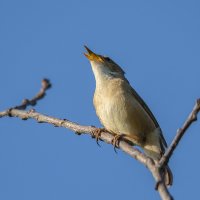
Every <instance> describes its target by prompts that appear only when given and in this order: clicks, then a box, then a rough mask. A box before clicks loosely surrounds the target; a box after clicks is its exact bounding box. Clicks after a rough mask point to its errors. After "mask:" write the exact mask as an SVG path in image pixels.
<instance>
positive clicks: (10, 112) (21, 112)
mask: <svg viewBox="0 0 200 200" xmlns="http://www.w3.org/2000/svg"><path fill="white" fill-rule="evenodd" d="M50 87H51V84H50V82H49V80H47V79H44V80H42V88H41V90H40V91H39V93H38V94H37V95H36V96H35V97H34V98H32V99H31V100H28V99H25V100H24V101H23V102H22V104H21V105H19V106H16V107H14V108H10V109H7V110H6V111H3V112H0V118H1V117H5V116H9V117H19V118H21V119H23V120H27V119H35V120H36V121H37V122H39V123H49V124H53V125H54V126H56V127H64V128H68V129H70V130H72V131H74V132H75V133H77V134H79V135H80V134H90V135H91V136H92V137H93V134H94V131H96V130H97V128H95V127H93V126H82V125H79V124H77V123H74V122H71V121H69V120H67V119H58V118H54V117H50V116H47V115H44V114H41V113H38V112H36V111H35V110H34V109H31V110H29V111H25V109H26V107H27V106H29V105H31V106H34V105H36V103H37V101H38V100H40V99H42V98H43V97H44V96H45V92H46V90H47V89H49V88H50ZM199 111H200V99H198V100H197V102H196V104H195V106H194V108H193V110H192V112H191V113H190V115H189V117H188V119H187V120H186V121H185V123H184V125H183V127H182V128H180V129H179V130H178V131H177V134H176V136H175V138H174V139H173V141H172V143H171V145H170V146H169V148H168V149H167V151H166V153H165V154H164V155H163V157H162V158H161V159H160V162H159V164H155V163H154V162H153V160H152V159H150V158H149V157H147V156H146V155H145V154H143V153H142V152H140V151H139V150H137V149H136V148H135V147H133V146H131V145H130V144H129V143H128V142H127V141H124V140H121V141H120V142H119V148H120V149H121V150H122V151H124V152H125V153H127V154H128V155H130V156H131V157H133V158H135V159H136V160H138V161H139V162H140V163H142V164H143V165H145V166H146V167H147V168H148V169H149V171H150V172H151V173H152V176H153V177H154V179H155V181H156V186H157V187H156V189H157V190H158V192H159V194H160V197H161V199H163V200H172V199H173V197H172V196H171V194H170V193H169V191H168V188H167V187H166V186H165V183H164V178H163V177H162V174H161V170H160V169H161V168H162V167H164V166H165V165H166V164H167V163H168V161H169V159H170V157H171V156H172V153H173V151H174V150H175V149H176V147H177V145H178V143H179V142H180V140H181V138H182V137H183V135H184V133H185V132H186V130H187V129H188V128H189V126H190V125H191V124H192V123H193V122H194V121H196V120H197V114H198V112H199ZM113 138H114V136H113V135H112V134H111V133H109V132H107V131H103V132H101V135H100V139H101V140H102V141H104V142H106V143H108V144H112V140H113Z"/></svg>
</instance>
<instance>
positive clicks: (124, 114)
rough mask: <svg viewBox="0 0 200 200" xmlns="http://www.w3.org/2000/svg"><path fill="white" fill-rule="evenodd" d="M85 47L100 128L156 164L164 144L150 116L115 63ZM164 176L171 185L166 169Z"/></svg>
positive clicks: (159, 131) (156, 125)
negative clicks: (93, 83)
mask: <svg viewBox="0 0 200 200" xmlns="http://www.w3.org/2000/svg"><path fill="white" fill-rule="evenodd" d="M85 48H86V50H87V53H85V56H86V57H87V58H88V59H89V61H90V63H91V66H92V71H93V73H94V76H95V80H96V89H95V93H94V99H93V103H94V107H95V110H96V114H97V116H98V118H99V120H100V121H101V123H102V125H103V126H104V127H105V129H106V130H108V131H109V132H111V133H113V134H114V135H116V136H117V138H118V139H119V137H120V136H122V135H123V136H124V138H125V139H128V140H129V141H131V142H132V143H133V144H134V145H137V146H140V147H141V148H142V149H143V150H144V152H145V154H146V155H147V156H149V157H150V158H152V159H153V160H154V161H155V162H158V161H159V159H160V158H161V156H162V155H163V154H164V152H165V148H166V147H167V143H166V141H165V139H164V136H163V134H162V131H161V128H160V126H159V124H158V122H157V120H156V118H155V117H154V115H153V113H152V112H151V110H150V109H149V107H148V106H147V105H146V103H145V102H144V101H143V100H142V98H141V97H140V96H139V95H138V94H137V92H136V91H135V90H134V89H133V88H132V87H131V85H130V84H129V82H128V80H127V79H126V78H125V72H124V71H123V69H122V68H121V67H120V66H119V65H118V64H116V63H115V62H114V61H113V60H111V59H110V58H109V57H106V56H102V55H98V54H96V53H94V52H92V51H91V50H90V49H89V48H88V47H86V46H85ZM164 177H165V184H166V185H172V182H173V175H172V172H171V170H170V168H169V167H168V166H166V167H165V169H164Z"/></svg>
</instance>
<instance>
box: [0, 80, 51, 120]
mask: <svg viewBox="0 0 200 200" xmlns="http://www.w3.org/2000/svg"><path fill="white" fill-rule="evenodd" d="M49 88H51V83H50V81H49V80H48V79H43V80H42V86H41V89H40V91H39V92H38V93H37V94H36V95H35V97H33V98H32V99H30V100H29V99H24V100H23V101H22V103H21V105H19V106H15V107H14V108H15V109H19V110H25V109H26V108H27V106H35V105H36V104H37V101H39V100H41V99H42V98H44V96H45V95H46V90H48V89H49ZM11 109H13V108H9V109H8V110H5V111H3V112H0V118H1V117H4V116H7V115H8V114H9V113H10V110H11Z"/></svg>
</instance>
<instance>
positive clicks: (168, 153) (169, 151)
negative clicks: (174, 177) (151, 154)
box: [159, 99, 200, 168]
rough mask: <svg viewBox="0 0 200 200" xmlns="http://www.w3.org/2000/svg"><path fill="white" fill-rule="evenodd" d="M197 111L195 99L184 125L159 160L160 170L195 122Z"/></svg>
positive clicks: (199, 101) (199, 107)
mask: <svg viewBox="0 0 200 200" xmlns="http://www.w3.org/2000/svg"><path fill="white" fill-rule="evenodd" d="M199 111H200V99H197V101H196V103H195V105H194V108H193V110H192V112H191V113H190V114H189V116H188V118H187V120H186V121H185V123H184V124H183V126H182V128H180V129H178V131H177V133H176V136H175V137H174V139H173V141H172V143H171V144H170V146H169V147H168V149H167V150H166V152H165V154H164V155H163V156H162V158H161V159H160V162H159V164H160V167H161V168H162V167H163V166H165V165H166V164H167V163H168V161H169V159H170V157H171V156H172V154H173V152H174V150H175V149H176V147H177V145H178V144H179V142H180V140H181V138H182V137H183V135H184V134H185V133H186V131H187V129H188V128H189V127H190V126H191V124H192V123H193V122H195V121H196V120H197V114H198V112H199Z"/></svg>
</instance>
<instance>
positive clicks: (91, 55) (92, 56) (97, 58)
mask: <svg viewBox="0 0 200 200" xmlns="http://www.w3.org/2000/svg"><path fill="white" fill-rule="evenodd" d="M84 47H85V48H86V50H87V53H84V55H85V56H86V57H87V58H88V60H90V61H98V62H102V61H103V60H102V58H101V56H100V55H97V54H95V53H94V52H92V51H91V50H90V49H89V48H88V47H87V46H84Z"/></svg>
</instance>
